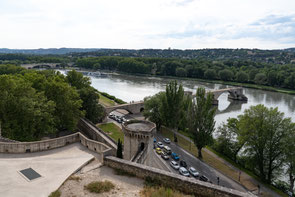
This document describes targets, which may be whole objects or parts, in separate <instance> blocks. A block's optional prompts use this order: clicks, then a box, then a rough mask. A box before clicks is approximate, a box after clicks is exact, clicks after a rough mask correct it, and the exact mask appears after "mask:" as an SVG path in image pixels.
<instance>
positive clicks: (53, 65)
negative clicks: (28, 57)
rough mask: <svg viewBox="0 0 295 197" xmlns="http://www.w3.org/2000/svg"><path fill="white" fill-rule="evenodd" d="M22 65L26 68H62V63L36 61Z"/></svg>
mask: <svg viewBox="0 0 295 197" xmlns="http://www.w3.org/2000/svg"><path fill="white" fill-rule="evenodd" d="M21 67H23V68H26V69H34V68H60V67H61V64H60V63H35V64H22V65H21Z"/></svg>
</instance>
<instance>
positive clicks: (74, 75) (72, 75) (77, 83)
mask: <svg viewBox="0 0 295 197" xmlns="http://www.w3.org/2000/svg"><path fill="white" fill-rule="evenodd" d="M66 79H67V81H68V83H69V84H70V85H71V86H73V87H76V88H77V89H81V88H88V87H89V86H90V84H91V81H90V78H89V77H84V76H83V74H82V73H80V72H77V71H75V70H71V71H69V72H68V73H67V77H66Z"/></svg>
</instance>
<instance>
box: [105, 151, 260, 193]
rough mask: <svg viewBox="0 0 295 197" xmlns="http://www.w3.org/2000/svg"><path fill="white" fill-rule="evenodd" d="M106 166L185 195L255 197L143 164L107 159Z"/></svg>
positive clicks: (113, 158)
mask: <svg viewBox="0 0 295 197" xmlns="http://www.w3.org/2000/svg"><path fill="white" fill-rule="evenodd" d="M103 163H104V165H106V166H109V167H111V168H114V169H121V170H124V171H127V172H129V173H132V174H135V175H136V176H137V177H139V178H143V179H145V178H147V177H150V178H152V179H156V180H159V181H160V182H161V183H163V184H164V185H165V186H166V187H170V188H173V189H177V190H179V191H182V192H184V193H188V194H193V195H195V196H202V197H207V196H210V197H215V196H216V197H220V196H221V197H253V196H255V195H253V194H251V193H244V192H240V191H237V190H233V189H230V188H226V187H221V186H218V185H213V184H211V183H207V182H202V181H199V180H196V179H192V178H187V177H184V176H181V175H178V174H175V173H171V172H166V171H164V170H160V169H157V168H153V167H149V166H145V165H142V164H138V163H134V162H130V161H127V160H123V159H119V158H116V157H112V156H109V157H105V158H104V162H103Z"/></svg>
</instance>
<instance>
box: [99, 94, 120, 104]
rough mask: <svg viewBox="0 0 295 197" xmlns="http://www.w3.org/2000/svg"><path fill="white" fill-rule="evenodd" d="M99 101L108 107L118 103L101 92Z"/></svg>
mask: <svg viewBox="0 0 295 197" xmlns="http://www.w3.org/2000/svg"><path fill="white" fill-rule="evenodd" d="M99 103H101V104H102V105H104V106H106V107H110V106H114V105H115V104H116V103H115V102H114V101H113V100H111V99H109V98H107V97H105V96H103V95H101V94H99Z"/></svg>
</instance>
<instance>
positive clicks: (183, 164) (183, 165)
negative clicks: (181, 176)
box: [179, 160, 187, 168]
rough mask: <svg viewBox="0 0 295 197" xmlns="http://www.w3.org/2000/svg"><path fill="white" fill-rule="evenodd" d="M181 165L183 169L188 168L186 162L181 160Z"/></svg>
mask: <svg viewBox="0 0 295 197" xmlns="http://www.w3.org/2000/svg"><path fill="white" fill-rule="evenodd" d="M179 164H180V166H181V167H185V168H186V167H187V164H186V162H185V161H184V160H181V161H180V162H179Z"/></svg>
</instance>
